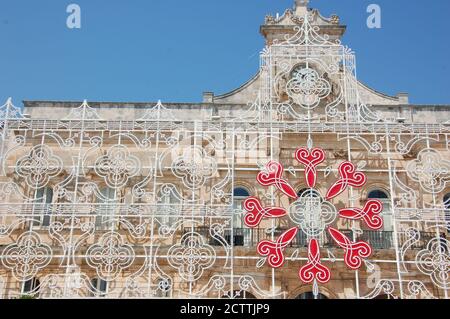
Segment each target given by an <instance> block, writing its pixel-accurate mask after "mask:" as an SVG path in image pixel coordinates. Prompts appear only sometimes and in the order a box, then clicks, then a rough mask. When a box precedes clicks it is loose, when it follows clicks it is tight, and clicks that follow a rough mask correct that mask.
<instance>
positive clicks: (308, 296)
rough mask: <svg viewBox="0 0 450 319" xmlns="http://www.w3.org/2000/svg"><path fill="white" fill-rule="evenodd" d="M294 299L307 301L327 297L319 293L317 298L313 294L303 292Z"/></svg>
mask: <svg viewBox="0 0 450 319" xmlns="http://www.w3.org/2000/svg"><path fill="white" fill-rule="evenodd" d="M295 299H303V300H308V299H319V300H321V299H328V298H327V296H325V295H322V294H321V293H319V294H318V295H317V296H314V293H313V292H304V293H302V294H300V295H298V296H297V297H296V298H295Z"/></svg>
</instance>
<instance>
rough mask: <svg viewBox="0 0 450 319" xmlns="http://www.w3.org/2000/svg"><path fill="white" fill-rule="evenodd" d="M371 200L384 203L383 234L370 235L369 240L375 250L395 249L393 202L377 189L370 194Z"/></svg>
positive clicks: (374, 233)
mask: <svg viewBox="0 0 450 319" xmlns="http://www.w3.org/2000/svg"><path fill="white" fill-rule="evenodd" d="M368 198H369V199H378V200H379V201H381V202H382V203H383V212H382V217H383V229H382V231H381V232H373V233H368V235H369V236H371V238H368V239H369V241H370V242H371V244H372V245H373V247H374V248H375V249H391V248H392V247H393V231H394V224H393V216H392V209H391V200H390V198H389V195H388V193H387V192H385V191H384V190H381V189H375V190H372V191H370V192H369V195H368Z"/></svg>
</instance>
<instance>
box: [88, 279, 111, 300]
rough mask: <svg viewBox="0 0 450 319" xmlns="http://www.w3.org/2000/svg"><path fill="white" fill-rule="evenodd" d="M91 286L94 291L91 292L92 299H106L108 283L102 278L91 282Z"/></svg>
mask: <svg viewBox="0 0 450 319" xmlns="http://www.w3.org/2000/svg"><path fill="white" fill-rule="evenodd" d="M91 285H92V290H93V291H91V297H97V298H98V297H106V294H107V289H108V282H106V281H104V280H102V279H100V278H93V279H92V280H91Z"/></svg>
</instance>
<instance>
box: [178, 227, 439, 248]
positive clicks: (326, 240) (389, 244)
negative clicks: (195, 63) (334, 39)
mask: <svg viewBox="0 0 450 319" xmlns="http://www.w3.org/2000/svg"><path fill="white" fill-rule="evenodd" d="M190 230H191V229H190V228H188V229H185V232H184V233H186V232H188V231H190ZM286 230H287V229H282V228H279V229H277V230H276V231H275V233H274V238H277V237H278V236H280V235H281V234H282V233H283V232H285V231H286ZM194 231H195V232H197V233H199V234H201V235H202V236H204V237H205V238H206V239H207V242H208V243H209V245H211V246H221V244H220V242H219V241H218V240H216V239H215V238H213V237H212V236H211V235H210V233H209V227H198V228H195V229H194ZM341 232H342V233H343V234H344V235H346V236H347V237H349V238H350V239H352V240H353V234H354V233H353V231H351V230H341ZM420 236H421V237H420V238H421V239H420V240H419V241H418V242H417V243H415V244H414V245H412V246H411V247H410V249H413V250H422V249H425V248H426V245H427V243H428V242H429V240H430V239H432V238H434V237H436V234H435V233H426V232H421V233H420ZM224 237H225V240H226V241H227V243H228V244H230V245H231V244H232V245H233V246H234V247H252V248H254V247H256V246H257V245H258V243H259V242H260V241H261V240H265V239H266V240H270V239H271V234H268V233H267V229H262V228H253V229H251V228H235V229H233V231H231V230H226V231H225V236H224ZM356 239H357V240H363V241H366V242H368V243H369V244H370V245H371V246H372V248H373V249H375V250H391V249H394V248H395V246H394V232H392V231H373V230H364V232H363V234H361V235H359V236H357V237H356ZM407 240H408V238H406V235H404V234H400V235H399V246H400V247H401V246H402V245H403V243H405V242H406V241H407ZM319 243H320V246H321V247H324V248H338V247H339V246H338V245H337V244H336V243H335V242H334V240H333V239H332V238H331V236H330V234H329V233H324V234H323V235H322V236H321V237H320V238H319ZM289 247H290V248H307V247H308V238H307V236H306V235H305V234H304V233H303V232H301V231H300V232H298V234H297V236H296V237H295V238H294V240H293V241H292V242H291V244H290V245H289Z"/></svg>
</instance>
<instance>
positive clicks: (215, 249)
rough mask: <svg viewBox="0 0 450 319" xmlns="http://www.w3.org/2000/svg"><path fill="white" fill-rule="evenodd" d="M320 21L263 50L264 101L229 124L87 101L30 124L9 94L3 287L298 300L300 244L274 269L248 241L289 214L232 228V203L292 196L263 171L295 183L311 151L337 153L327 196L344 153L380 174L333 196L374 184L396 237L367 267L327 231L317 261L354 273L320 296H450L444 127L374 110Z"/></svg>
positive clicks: (84, 294) (48, 292) (327, 176)
mask: <svg viewBox="0 0 450 319" xmlns="http://www.w3.org/2000/svg"><path fill="white" fill-rule="evenodd" d="M311 18H312V16H311V12H308V13H307V14H306V15H305V17H303V18H302V21H301V24H300V25H299V26H298V27H297V28H296V30H295V31H296V32H295V34H294V35H291V36H289V37H287V38H286V39H285V41H279V42H275V43H273V44H272V45H270V46H268V47H266V48H265V49H264V50H263V52H262V53H261V70H260V76H261V81H262V82H261V83H262V86H261V90H260V92H259V94H258V99H257V100H256V101H255V102H253V103H251V105H250V107H249V108H248V110H247V111H246V112H245V114H240V115H239V116H237V117H236V118H221V119H219V120H217V119H215V118H213V117H212V116H211V118H210V119H209V120H202V121H195V120H181V119H178V118H177V116H176V115H175V113H174V112H173V111H172V110H170V109H167V108H166V107H165V106H164V105H163V104H162V103H161V102H159V103H158V104H157V105H156V106H154V107H152V108H148V109H146V110H145V111H144V112H143V114H142V115H141V116H140V118H138V119H133V120H118V121H112V120H105V119H102V118H101V116H100V115H99V114H100V113H101V110H99V109H94V108H91V107H90V106H89V105H88V103H87V102H84V103H83V104H82V105H81V106H80V107H79V108H76V109H73V110H71V112H70V114H69V115H68V116H67V117H66V118H64V119H60V120H49V119H45V118H42V119H36V118H26V117H24V115H23V114H22V112H21V111H20V110H19V109H18V108H16V107H14V105H13V104H12V102H11V100H8V101H7V102H6V104H5V105H4V106H2V107H1V108H0V124H1V133H0V142H1V146H0V169H1V173H0V296H1V297H4V298H13V297H18V296H21V295H24V294H27V295H32V296H35V297H39V298H95V297H107V298H187V297H189V298H224V297H225V298H248V297H256V298H292V297H295V293H296V291H300V290H302V291H308V290H305V289H308V287H306V286H305V285H302V283H301V282H300V281H299V279H298V276H297V273H295V272H296V269H298V265H302V264H304V263H305V262H307V260H308V256H307V251H306V249H305V247H304V243H303V242H302V240H301V238H300V237H299V239H298V241H296V243H295V244H294V245H292V247H289V248H288V252H287V257H286V260H287V266H286V268H285V269H281V270H275V269H270V268H269V267H267V264H266V260H265V259H264V258H261V256H259V255H258V254H257V252H256V249H255V247H254V246H255V242H257V241H258V240H259V239H272V240H274V239H275V238H276V236H277V234H279V231H280V229H283V228H285V227H288V225H289V223H290V222H291V221H290V220H289V218H287V219H286V220H284V221H281V222H278V221H270V222H267V223H265V224H263V225H262V226H261V228H262V229H261V230H250V229H238V228H236V227H235V225H233V223H234V220H235V217H236V215H238V216H243V215H244V214H245V212H244V211H243V209H240V208H237V209H236V208H233V203H234V202H235V198H234V194H233V190H234V189H235V188H237V187H245V188H247V189H248V190H249V192H250V193H252V195H254V194H259V195H260V197H261V198H264V199H265V201H266V202H267V204H272V205H289V202H288V201H287V199H286V198H282V196H280V194H278V193H276V191H275V189H273V188H268V189H264V188H261V187H258V186H256V185H255V184H256V183H255V177H256V175H257V174H258V172H259V171H260V170H261V169H263V167H264V165H265V164H266V163H267V162H268V161H270V160H277V161H280V162H281V163H283V164H284V165H285V167H286V174H285V176H286V177H287V178H289V179H290V180H291V181H292V183H297V184H296V186H298V187H299V189H301V188H302V178H301V176H302V173H303V172H304V169H303V168H302V167H301V166H298V165H297V164H296V163H294V162H292V160H291V159H292V157H293V156H292V155H293V152H294V150H295V148H296V147H300V146H303V147H308V148H310V149H311V148H313V147H321V148H323V149H324V150H325V151H326V152H327V154H328V155H329V156H328V157H329V160H327V162H326V163H324V164H323V165H321V166H320V167H319V168H318V174H319V176H320V179H321V182H320V184H319V189H321V190H323V189H326V188H327V187H328V186H330V185H331V184H330V183H331V182H332V181H333V180H335V178H336V176H337V165H338V164H339V162H340V161H342V160H348V161H352V162H354V163H357V164H358V168H359V169H360V170H361V171H363V172H364V173H365V174H366V175H367V176H368V179H369V181H373V184H370V183H369V184H368V185H367V187H366V188H365V189H363V190H356V189H353V188H350V189H349V191H348V192H346V193H345V195H343V196H342V197H340V198H339V199H338V200H336V201H335V202H334V204H335V205H337V206H339V205H340V203H342V202H344V203H345V204H346V205H350V206H360V204H361V200H362V199H365V198H367V194H368V191H369V190H370V189H371V188H375V187H378V185H380V186H382V187H384V189H385V190H386V192H387V193H388V194H389V199H390V206H391V210H390V211H388V212H386V215H385V218H386V217H387V216H388V215H389V218H391V219H392V225H393V228H392V232H391V233H390V236H392V237H389V238H391V239H389V240H387V241H388V242H389V246H386V245H384V244H383V243H384V242H385V239H386V237H383V236H384V235H383V232H378V233H377V232H375V233H373V232H372V237H370V236H369V237H366V238H369V241H372V244H374V243H376V242H377V241H376V240H377V238H378V239H379V238H381V245H380V247H379V248H380V249H377V250H376V253H375V254H374V255H373V256H372V257H371V258H370V259H369V260H367V261H366V262H365V264H364V267H363V268H362V269H360V270H358V271H350V270H347V269H343V258H342V254H341V253H340V251H339V250H338V249H336V247H333V246H332V245H328V246H327V242H326V239H321V243H322V246H323V247H322V249H326V252H327V256H326V258H323V259H322V262H323V263H326V264H327V265H328V266H329V267H331V268H332V272H333V273H336V274H338V273H339V274H340V275H339V277H340V278H346V279H345V280H342V279H339V278H336V277H337V276H336V277H335V278H334V279H333V280H332V281H331V282H330V284H328V285H327V286H324V287H318V288H316V290H315V291H314V293H315V294H316V296H317V295H318V293H319V292H320V293H321V294H324V295H326V296H327V297H330V298H332V297H334V298H376V297H380V296H382V295H383V296H388V297H393V298H402V299H406V298H449V292H450V291H449V284H450V279H449V272H450V256H449V252H450V243H449V241H448V240H447V239H445V238H444V237H443V235H442V234H447V233H448V231H449V227H450V218H449V216H448V215H449V212H448V210H447V208H446V205H445V203H444V198H445V195H446V193H448V192H449V183H450V161H449V160H448V158H449V154H450V149H449V146H450V138H449V137H450V135H449V134H450V130H449V128H450V125H449V124H432V125H430V124H420V123H409V124H408V123H397V122H393V121H389V120H387V119H383V117H382V116H381V115H380V114H376V112H374V111H373V110H371V108H370V106H367V105H365V104H364V103H363V102H362V101H361V98H360V96H359V92H358V87H357V84H358V82H357V79H356V62H355V56H354V54H353V53H352V51H351V50H350V49H349V48H348V47H346V46H343V45H342V44H341V43H339V42H337V41H331V40H329V38H328V37H327V36H326V35H323V34H322V33H321V32H320V29H319V28H318V27H317V26H314V25H312V24H311ZM303 187H304V185H303ZM48 188H51V190H52V195H48V194H50V193H47V191H46V189H48ZM50 197H51V199H50ZM447 204H448V203H447ZM44 220H47V222H44ZM339 227H341V228H342V227H343V226H342V225H340V226H339ZM346 227H347V230H348V231H349V233H350V234H351V235H352V236H353V238H354V239H357V238H360V237H361V236H368V235H367V234H370V232H368V231H366V230H364V228H363V227H362V225H360V224H359V223H358V222H352V223H350V224H349V225H347V226H346ZM344 228H345V227H344ZM380 236H381V237H380ZM375 246H376V245H375ZM375 248H377V247H375ZM295 267H297V268H295ZM37 279H38V284H36V282H37V281H36V280H37ZM340 280H341V282H339V281H340ZM30 283H31V284H30ZM26 284H27V285H26ZM296 287H297V288H298V289H300V290H298V289H297V288H296ZM310 289H312V288H310Z"/></svg>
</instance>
